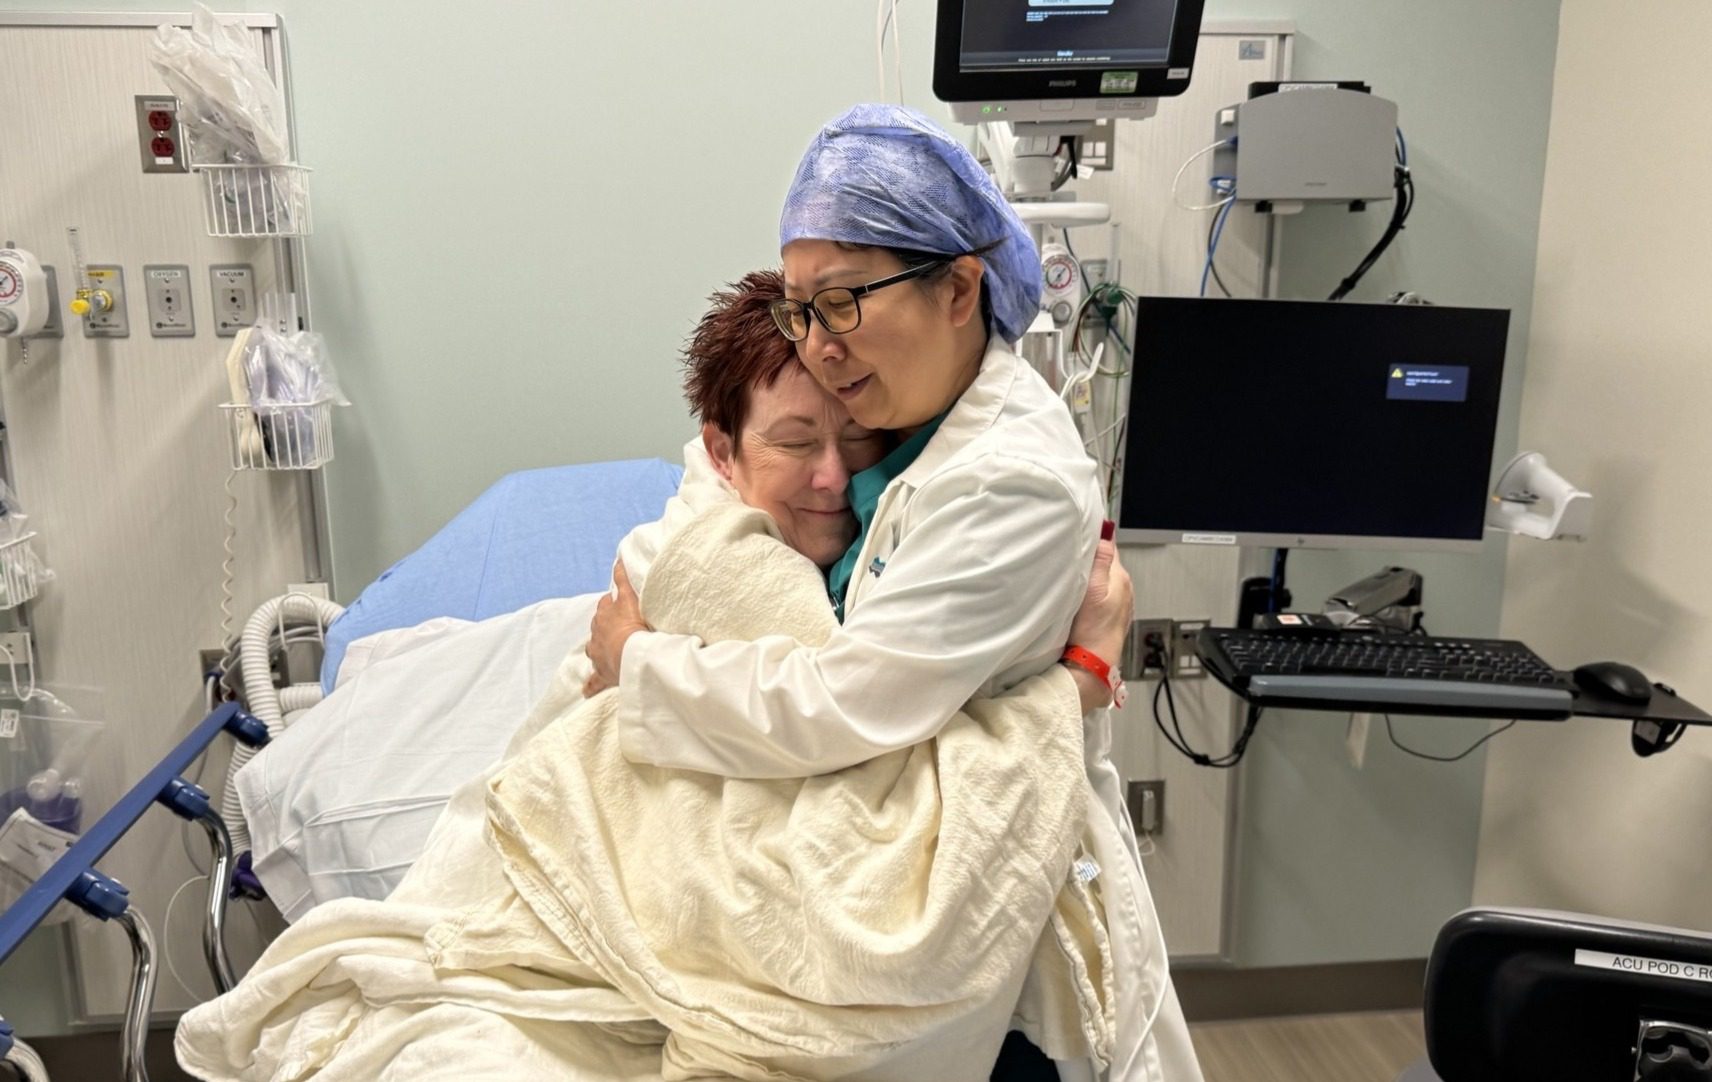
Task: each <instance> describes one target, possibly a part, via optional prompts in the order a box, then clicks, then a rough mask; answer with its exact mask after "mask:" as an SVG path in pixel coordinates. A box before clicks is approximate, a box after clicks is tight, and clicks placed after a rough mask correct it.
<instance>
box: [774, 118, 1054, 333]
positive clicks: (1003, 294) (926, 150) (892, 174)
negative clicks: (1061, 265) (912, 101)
mask: <svg viewBox="0 0 1712 1082" xmlns="http://www.w3.org/2000/svg"><path fill="white" fill-rule="evenodd" d="M793 240H832V241H842V242H844V243H846V244H866V245H873V246H875V247H881V248H908V249H913V250H915V251H920V252H937V253H940V254H943V255H962V254H964V253H965V252H972V251H974V250H975V249H977V248H982V247H985V246H986V245H989V244H995V243H996V244H997V245H998V246H997V247H996V248H994V249H993V250H992V251H990V252H987V253H986V254H984V255H983V256H982V257H981V259H982V260H983V261H984V262H985V263H986V264H987V273H986V275H985V280H986V283H987V294H988V297H989V298H990V299H991V301H992V309H993V328H992V329H993V330H994V331H996V332H997V333H998V334H999V336H1000V337H1002V338H1004V339H1005V341H1007V342H1015V341H1016V340H1017V339H1019V338H1021V337H1022V334H1023V332H1024V331H1026V330H1028V327H1029V324H1030V323H1033V322H1034V317H1035V315H1036V314H1037V313H1038V312H1039V311H1040V288H1041V286H1040V254H1039V253H1038V252H1037V251H1036V250H1035V247H1034V238H1033V237H1031V236H1029V232H1028V227H1027V226H1025V225H1023V224H1022V220H1021V219H1020V218H1018V217H1017V214H1016V211H1015V210H1013V209H1011V205H1010V204H1009V203H1006V202H1005V197H1004V195H1003V194H1002V193H1001V192H1000V191H999V186H998V185H997V184H995V183H993V178H992V177H990V176H988V175H987V172H986V170H984V169H982V168H981V164H980V163H979V162H977V161H976V160H975V157H974V155H972V154H970V153H969V151H968V150H966V149H964V147H963V145H962V144H961V143H959V142H957V140H955V139H953V138H951V136H950V135H948V134H946V132H945V130H944V129H943V128H941V127H939V125H937V124H935V123H934V122H933V121H931V120H929V119H928V118H927V117H925V116H923V115H922V114H920V113H918V112H916V111H915V110H913V109H906V108H904V107H903V106H901V105H858V106H856V107H855V108H853V109H851V110H850V111H849V112H847V113H845V114H844V115H843V116H840V117H839V118H837V119H836V120H834V121H832V122H831V123H830V124H828V125H826V127H824V128H822V129H821V130H820V134H819V135H817V136H815V139H814V142H813V143H812V144H810V146H809V148H808V153H806V154H804V155H803V160H802V164H801V165H799V166H797V176H796V179H795V180H794V181H792V182H791V190H790V194H789V195H787V196H786V197H785V211H784V214H783V215H781V216H780V218H779V246H780V247H781V248H782V247H784V246H785V245H787V244H789V243H791V241H793Z"/></svg>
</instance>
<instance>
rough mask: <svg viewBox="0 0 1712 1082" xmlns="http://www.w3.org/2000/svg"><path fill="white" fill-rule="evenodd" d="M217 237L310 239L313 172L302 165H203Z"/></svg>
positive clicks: (206, 206) (207, 215) (207, 214)
mask: <svg viewBox="0 0 1712 1082" xmlns="http://www.w3.org/2000/svg"><path fill="white" fill-rule="evenodd" d="M193 168H194V169H195V170H196V172H198V173H200V174H202V180H203V184H204V185H205V190H204V193H203V200H202V210H203V217H204V219H205V221H206V224H207V226H208V235H209V236H211V237H307V236H308V235H309V233H310V231H311V230H312V229H313V227H314V220H313V219H312V217H311V216H310V213H309V172H310V170H309V168H308V167H307V166H302V165H289V164H288V165H197V166H193Z"/></svg>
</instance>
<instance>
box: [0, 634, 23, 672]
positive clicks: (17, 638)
mask: <svg viewBox="0 0 1712 1082" xmlns="http://www.w3.org/2000/svg"><path fill="white" fill-rule="evenodd" d="M0 649H3V650H4V651H5V653H0V670H3V669H4V668H5V667H6V666H7V665H8V661H7V658H6V653H10V654H11V655H12V660H13V661H16V662H17V664H18V669H19V671H22V670H23V669H25V668H26V667H28V665H29V663H30V633H29V632H28V631H0Z"/></svg>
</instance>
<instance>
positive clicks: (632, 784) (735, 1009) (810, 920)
mask: <svg viewBox="0 0 1712 1082" xmlns="http://www.w3.org/2000/svg"><path fill="white" fill-rule="evenodd" d="M642 607H643V611H644V612H645V614H646V615H647V618H648V620H649V622H650V624H652V625H653V626H654V627H657V628H659V629H660V630H663V631H673V632H683V633H693V634H696V635H698V636H700V637H701V638H702V639H703V641H704V642H706V643H708V644H710V645H711V644H717V643H718V642H720V641H723V640H731V639H744V640H746V639H753V638H755V637H758V636H760V635H763V634H784V635H789V636H791V637H793V638H795V639H797V640H798V641H799V642H802V643H804V644H806V645H815V644H818V643H820V642H821V641H823V640H824V639H825V638H826V637H827V635H828V634H829V633H830V632H831V631H832V629H833V628H834V627H835V626H836V625H835V622H834V620H833V617H832V615H831V613H830V611H829V609H828V606H827V604H826V599H825V589H824V584H823V581H822V579H821V576H820V574H819V572H818V571H817V570H816V569H815V568H814V566H813V565H812V564H811V563H809V561H807V560H806V559H804V558H803V557H802V556H801V555H799V554H797V553H796V552H794V551H792V550H791V549H789V548H788V547H786V546H785V545H784V544H783V543H781V542H780V541H779V540H778V539H777V537H776V534H775V532H774V527H773V524H772V520H771V519H769V518H768V517H767V516H766V515H765V514H762V513H761V512H758V511H754V510H752V509H748V508H743V507H740V506H734V507H729V508H725V509H721V510H716V511H713V512H709V513H707V514H704V515H702V516H701V517H700V518H698V519H697V520H696V521H695V522H694V523H693V524H691V525H690V526H689V527H688V528H686V529H685V530H684V531H683V532H682V533H681V534H679V535H678V537H677V538H676V539H674V541H673V542H672V543H671V544H670V545H669V546H667V548H666V550H665V551H664V552H663V553H662V554H661V555H660V558H659V559H658V561H657V562H656V563H655V565H654V567H653V570H652V573H651V574H650V576H649V578H648V581H647V583H646V585H645V587H644V590H643V594H642ZM613 706H614V704H613V702H612V701H611V699H610V698H607V697H601V698H597V699H596V700H594V701H593V702H591V703H589V704H587V705H585V706H583V707H581V708H579V709H577V710H574V711H572V712H571V713H570V714H569V715H567V716H566V717H564V718H562V719H561V720H560V721H558V722H556V723H554V724H553V725H551V726H549V727H548V728H547V729H546V730H545V731H544V732H543V733H542V734H541V735H540V736H538V737H537V738H536V739H535V741H534V742H533V743H532V744H531V746H530V747H529V749H528V751H527V752H526V753H525V754H524V755H522V756H520V757H519V758H518V759H517V760H516V761H514V762H513V763H512V764H511V766H509V767H508V768H507V769H505V770H503V771H502V772H501V773H500V774H499V776H498V777H496V778H495V779H494V781H493V782H492V784H491V786H490V793H489V798H488V809H489V824H490V827H491V830H492V838H491V840H492V842H493V844H494V845H495V847H496V848H497V850H498V851H499V853H500V854H501V856H502V858H503V860H504V863H505V869H506V875H507V877H508V878H509V879H510V881H511V882H512V884H513V885H514V886H515V887H516V888H517V892H518V896H519V898H518V899H509V898H500V899H495V900H494V901H492V902H491V903H489V904H488V905H486V906H483V907H478V908H475V909H472V910H469V911H466V912H465V913H464V914H463V915H462V916H461V917H460V918H459V920H457V921H456V922H453V923H452V924H450V925H448V926H446V927H443V928H440V929H436V931H435V932H434V933H433V934H432V935H431V937H430V939H431V941H432V943H433V945H434V947H435V949H436V951H437V952H438V953H437V958H438V959H439V960H440V962H441V964H443V965H449V966H453V967H465V966H469V965H471V964H472V963H478V962H485V961H486V960H488V959H489V958H490V957H494V956H492V955H489V954H488V953H487V951H488V949H489V946H490V945H491V944H494V943H506V944H508V945H509V946H510V948H511V949H515V947H516V945H517V944H520V943H528V944H529V950H530V951H531V953H535V954H542V953H550V948H548V947H547V946H545V945H543V944H541V943H539V942H536V941H534V940H533V938H532V936H533V935H534V934H537V933H539V932H541V931H543V930H545V931H550V933H551V934H552V935H553V936H554V937H555V938H557V939H558V940H559V941H560V943H562V944H563V949H564V950H565V951H566V954H567V956H568V957H574V958H577V959H580V960H583V961H586V962H588V963H589V964H591V965H592V966H593V967H594V968H595V969H596V971H597V972H599V974H600V975H601V976H602V977H603V978H604V979H605V980H607V981H609V982H610V983H611V984H612V985H613V986H614V987H616V988H618V989H620V990H621V991H623V992H624V993H625V994H626V995H627V996H629V997H631V998H632V999H633V1000H634V1001H635V1002H637V1003H639V1004H642V1005H643V1006H644V1007H646V1008H647V1011H648V1013H649V1014H650V1015H651V1016H652V1017H654V1018H656V1019H658V1020H659V1021H661V1022H662V1023H664V1024H665V1026H666V1027H667V1028H668V1029H669V1030H671V1031H672V1034H673V1037H672V1040H671V1041H670V1042H669V1045H668V1057H669V1059H670V1060H673V1061H675V1062H676V1065H677V1067H678V1068H679V1069H681V1070H682V1071H684V1072H685V1073H686V1074H687V1075H689V1076H693V1075H694V1074H695V1073H696V1072H697V1071H704V1072H718V1073H731V1074H737V1075H740V1076H748V1077H760V1076H761V1073H759V1072H761V1071H763V1070H772V1071H779V1072H783V1073H788V1074H804V1075H808V1076H811V1077H834V1076H840V1077H841V1076H844V1075H848V1074H850V1073H851V1072H852V1071H875V1070H877V1071H878V1072H879V1074H880V1075H882V1076H890V1077H901V1075H899V1074H898V1073H897V1070H898V1068H899V1067H900V1066H901V1062H902V1061H900V1060H899V1057H900V1056H902V1057H905V1061H907V1062H911V1063H918V1062H919V1061H918V1060H915V1059H911V1058H910V1057H915V1056H917V1055H924V1056H928V1057H929V1058H931V1059H935V1060H941V1061H943V1060H944V1059H946V1058H947V1057H944V1056H942V1055H940V1053H942V1052H944V1051H946V1050H947V1049H952V1050H954V1051H955V1052H956V1053H969V1052H973V1051H974V1049H976V1048H977V1047H979V1046H980V1045H981V1044H983V1043H985V1041H987V1040H989V1039H990V1040H992V1041H993V1042H994V1044H995V1046H996V1042H997V1039H998V1038H999V1037H1000V1036H1002V1033H1003V1029H1004V1028H1005V1024H1006V1023H1007V1022H1008V1021H1009V1015H1010V1008H1011V1007H1012V1006H1013V1005H1014V1004H1015V1001H1016V998H1017V994H1018V988H1019V985H1020V982H1021V980H1022V977H1023V974H1024V973H1025V971H1026V970H1027V969H1028V966H1029V963H1030V958H1031V955H1032V953H1033V951H1034V949H1035V946H1036V943H1037V942H1038V941H1039V940H1040V938H1041V933H1042V930H1043V929H1045V928H1046V926H1047V925H1048V922H1049V919H1050V918H1051V916H1052V913H1053V909H1054V902H1055V900H1057V898H1058V896H1059V894H1060V891H1061V889H1062V890H1069V889H1070V888H1066V883H1067V881H1068V880H1069V878H1070V877H1069V871H1070V863H1071V858H1072V856H1073V854H1074V852H1075V850H1076V847H1077V844H1078V841H1079V839H1080V832H1081V824H1082V822H1083V821H1084V817H1085V814H1086V807H1087V805H1086V801H1087V799H1088V797H1087V781H1086V775H1085V772H1084V768H1083V758H1082V726H1081V720H1080V711H1079V708H1078V705H1077V702H1076V696H1075V690H1074V686H1073V684H1072V682H1071V681H1070V680H1069V679H1067V678H1066V677H1065V676H1064V674H1062V673H1055V674H1051V675H1048V676H1043V677H1038V678H1036V679H1034V680H1031V681H1029V682H1027V683H1025V684H1024V685H1023V686H1022V687H1020V688H1018V689H1016V691H1015V692H1013V693H1012V694H1010V695H1007V696H1005V697H1002V698H999V699H994V700H985V701H977V702H974V703H971V704H970V706H969V707H968V709H967V711H966V712H964V713H961V714H959V715H958V716H956V717H954V718H953V719H952V720H951V721H950V723H949V724H947V726H946V727H945V728H944V730H943V731H942V732H941V733H940V735H939V736H938V738H937V739H935V740H932V741H929V742H927V743H924V744H921V745H917V746H916V747H913V748H910V749H907V750H903V751H898V752H894V753H892V754H889V755H885V756H882V757H880V758H878V759H875V760H872V761H870V762H868V763H865V764H862V765H861V766H857V767H853V768H850V769H847V770H842V771H839V772H837V773H834V774H828V775H823V776H820V777H815V778H809V779H805V780H780V781H738V780H728V779H723V778H719V777H714V776H712V775H704V774H696V773H690V772H685V771H670V770H660V769H656V768H653V767H646V766H639V765H636V764H633V763H631V762H629V761H627V760H626V759H625V758H624V756H623V754H622V752H621V750H620V748H619V741H618V728H617V726H616V725H615V724H613V723H612V720H611V717H612V713H613ZM898 709H900V710H907V709H909V704H908V703H899V704H898ZM1081 902H1082V904H1083V905H1084V906H1086V905H1087V904H1088V903H1087V901H1086V896H1085V895H1084V896H1082V899H1081ZM520 903H521V904H520ZM1067 903H1068V904H1070V905H1071V906H1074V905H1075V904H1076V903H1077V899H1075V898H1068V899H1067ZM501 956H503V952H502V954H501ZM1084 992H1085V993H1087V994H1089V995H1096V994H1097V993H1094V992H1093V991H1092V989H1091V987H1089V988H1084ZM1007 996H1008V999H1006V998H1005V997H1007ZM1001 1000H1003V1002H1002V1003H1001V1002H1000V1001H1001ZM995 1005H997V1006H998V1007H999V1009H998V1010H997V1011H995V1010H994V1009H993V1008H994V1006H995ZM983 1020H984V1021H983ZM966 1023H975V1025H974V1026H971V1025H969V1024H966ZM982 1026H984V1027H985V1028H986V1030H987V1032H986V1033H980V1032H976V1031H975V1030H977V1029H979V1028H981V1027H982ZM990 1064H991V1060H990V1059H989V1060H988V1061H987V1063H986V1064H985V1065H983V1066H982V1071H981V1072H978V1073H980V1074H981V1077H984V1070H985V1069H986V1068H987V1067H990ZM967 1067H968V1064H967V1063H966V1062H965V1063H956V1064H955V1068H956V1073H957V1074H962V1073H965V1072H966V1069H967ZM942 1077H943V1076H942Z"/></svg>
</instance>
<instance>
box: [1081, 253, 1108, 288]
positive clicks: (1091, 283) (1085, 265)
mask: <svg viewBox="0 0 1712 1082" xmlns="http://www.w3.org/2000/svg"><path fill="white" fill-rule="evenodd" d="M1109 267H1110V264H1109V263H1107V262H1106V261H1105V260H1103V259H1084V260H1082V277H1083V278H1085V279H1087V282H1086V285H1087V287H1088V288H1089V289H1095V288H1097V287H1099V286H1103V285H1105V284H1106V281H1107V279H1108V278H1109V271H1108V268H1109Z"/></svg>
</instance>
